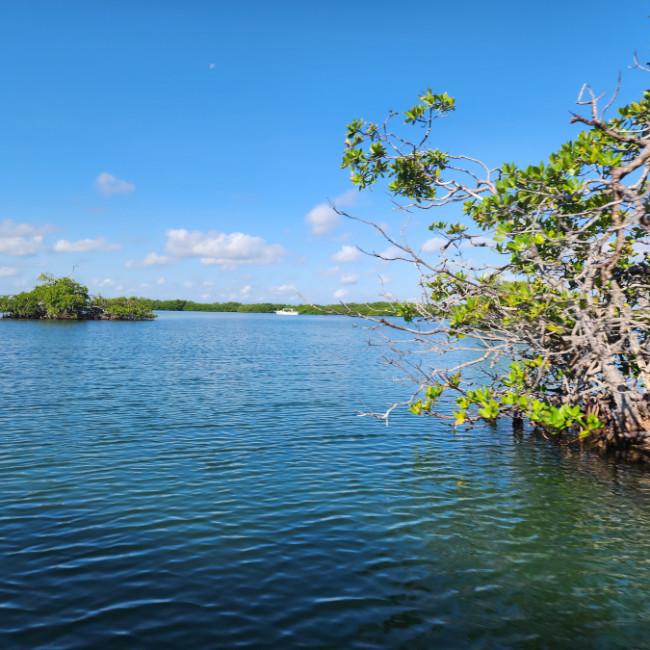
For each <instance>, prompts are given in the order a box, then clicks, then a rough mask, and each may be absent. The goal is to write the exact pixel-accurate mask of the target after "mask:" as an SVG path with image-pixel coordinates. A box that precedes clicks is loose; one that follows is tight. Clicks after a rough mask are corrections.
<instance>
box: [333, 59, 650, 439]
mask: <svg viewBox="0 0 650 650" xmlns="http://www.w3.org/2000/svg"><path fill="white" fill-rule="evenodd" d="M637 65H638V63H637ZM638 67H641V66H638ZM418 100H419V101H418V103H417V104H415V105H414V106H413V107H412V108H410V109H409V110H407V111H405V112H404V114H403V117H404V118H405V123H406V124H407V125H411V126H410V127H403V128H402V129H401V130H400V131H399V132H398V131H397V130H396V129H395V128H394V126H393V125H394V121H395V118H396V117H397V115H398V114H397V113H391V114H390V115H389V117H388V118H387V119H386V120H385V121H384V122H383V123H378V124H375V123H372V122H368V121H365V120H358V119H357V120H354V121H353V122H351V123H350V124H349V125H348V131H347V139H346V150H345V152H344V156H343V163H342V166H343V167H344V168H349V169H350V170H351V172H352V176H351V180H352V182H353V183H354V184H355V185H356V186H358V187H359V188H360V189H362V188H364V187H370V186H372V185H375V184H377V183H378V182H380V181H381V179H386V181H387V182H388V190H389V192H390V193H391V194H392V195H393V197H394V198H395V200H396V201H398V202H399V205H400V207H399V209H401V210H402V211H403V212H406V213H408V212H411V211H412V210H414V209H424V210H429V209H435V208H436V207H442V206H449V204H451V203H456V202H458V203H460V204H461V205H462V212H461V214H462V217H461V218H460V219H458V220H457V221H456V222H446V221H433V223H431V225H430V228H429V229H430V230H431V231H433V233H434V234H435V236H436V237H437V238H438V239H439V241H440V252H439V254H438V255H435V256H431V255H427V254H426V253H423V252H422V251H421V250H419V249H417V248H415V247H412V246H411V245H409V243H408V242H406V241H404V240H401V239H398V238H395V237H392V236H390V235H389V234H388V233H387V232H386V231H385V230H384V229H383V228H382V227H381V226H379V225H378V224H374V223H373V224H371V225H372V226H373V227H374V228H376V229H377V230H378V231H379V232H380V233H381V234H382V235H383V236H384V237H385V238H386V239H387V240H388V241H389V242H390V243H391V244H392V245H393V246H395V247H396V248H397V249H399V251H400V254H399V256H398V257H399V258H400V259H401V260H405V261H407V262H410V263H412V264H413V265H415V266H416V267H417V269H418V270H419V273H420V278H421V285H422V288H423V290H424V293H423V296H422V300H421V301H420V302H418V303H417V304H405V305H403V306H402V307H401V308H400V309H399V314H400V315H401V316H402V317H403V320H402V321H401V322H399V321H391V320H390V319H375V320H376V322H377V323H379V324H381V325H384V326H386V327H389V328H393V329H396V330H400V331H402V332H404V331H406V332H408V333H409V334H411V336H412V341H413V342H415V343H416V344H417V345H418V346H419V347H420V348H422V349H424V350H426V351H429V352H435V353H436V355H435V357H434V358H435V363H434V364H433V365H431V366H425V365H424V364H423V363H422V362H421V361H418V362H415V361H412V360H411V359H412V358H413V357H412V356H411V353H412V343H411V344H409V346H410V347H409V346H400V344H399V343H397V342H396V341H394V340H393V341H391V347H392V349H393V350H394V353H395V354H396V356H395V357H394V358H393V360H392V361H393V363H398V364H399V365H400V366H401V367H402V368H403V369H404V370H406V372H407V373H408V374H409V376H410V377H411V379H412V380H413V381H414V382H415V383H416V388H417V393H415V394H414V398H413V400H412V401H411V403H410V409H411V411H412V412H414V413H416V414H421V415H431V416H437V417H442V418H450V419H451V420H453V422H454V423H455V424H456V425H460V424H464V423H471V422H475V421H477V420H487V421H494V420H495V419H496V418H497V417H501V416H508V417H510V418H512V419H513V422H514V424H515V426H517V427H521V426H522V425H523V423H524V422H526V421H527V422H530V423H532V425H534V426H535V427H536V428H539V429H541V430H542V431H543V432H544V433H545V434H547V433H563V434H568V436H569V437H570V439H579V438H581V437H585V436H587V435H590V434H591V436H592V438H594V439H597V440H598V441H600V442H602V443H603V444H611V445H617V446H621V445H627V444H629V443H631V442H632V443H637V444H641V445H646V444H647V440H646V439H647V433H646V432H648V431H649V430H650V403H649V398H648V392H647V389H646V387H647V386H648V382H649V381H650V349H649V347H648V330H649V321H650V309H649V307H650V305H649V297H650V296H649V290H650V263H649V260H648V251H650V247H649V244H650V240H649V239H648V233H649V231H650V216H649V191H650V186H649V184H648V172H649V171H650V91H646V92H644V93H643V96H642V97H641V98H640V99H639V100H638V101H636V102H633V103H630V104H629V105H627V106H623V107H621V108H619V109H618V111H617V115H616V116H614V117H608V116H607V112H608V109H610V108H611V105H612V103H613V101H614V100H613V99H612V100H610V101H609V102H608V103H607V105H606V106H602V103H603V99H602V97H596V95H595V94H594V93H593V92H592V91H591V89H590V88H588V87H583V89H582V91H581V93H580V97H579V99H578V104H579V106H580V107H582V109H585V112H584V113H578V114H574V115H573V117H572V119H571V122H572V123H576V124H580V125H582V126H583V128H584V130H582V131H581V132H579V133H577V135H576V137H575V139H574V140H572V141H570V142H567V143H565V144H563V145H561V146H560V147H559V148H558V150H557V151H556V153H553V154H552V155H551V156H550V157H549V158H548V160H546V161H543V162H540V163H539V164H537V165H530V166H525V167H519V166H517V165H516V164H513V163H507V164H503V165H501V166H500V167H499V168H497V169H490V168H489V167H488V165H486V164H485V163H483V162H481V161H480V160H478V159H476V158H473V157H471V156H469V155H466V154H452V153H449V152H446V151H441V150H439V149H437V148H435V147H433V146H431V145H430V144H429V142H430V141H431V140H432V138H433V137H434V135H435V133H436V129H437V128H438V125H439V122H438V121H439V120H440V118H443V117H445V116H448V115H450V114H451V113H452V112H453V111H454V110H455V102H454V99H453V98H452V97H449V96H448V95H447V94H445V93H443V94H435V93H433V92H432V91H431V90H427V91H426V92H424V93H422V94H420V95H419V97H418ZM405 128H412V129H413V128H414V129H415V131H416V137H415V138H410V137H409V136H405V135H404V134H403V133H402V131H403V130H404V129H405ZM340 213H341V214H344V215H346V216H349V217H351V218H355V217H353V216H352V215H349V214H346V213H344V212H342V211H341V212H340ZM479 251H489V254H488V255H487V256H486V255H481V253H480V252H479ZM375 255H376V256H377V257H381V255H380V254H375ZM481 259H482V260H484V261H482V262H477V261H475V260H481ZM459 350H462V353H463V354H462V360H461V361H459V355H458V354H457V353H458V351H459ZM454 352H455V353H456V354H449V353H454ZM444 355H447V356H444ZM445 359H448V361H445ZM470 368H472V373H471V377H469V374H468V370H469V369H470ZM477 368H480V371H481V372H482V373H483V375H484V383H480V382H479V383H477V382H476V379H475V377H476V369H477ZM450 399H451V401H452V403H453V408H454V409H455V410H454V412H453V413H451V412H450V409H449V408H445V405H446V404H448V403H449V401H450ZM648 447H649V448H650V445H648Z"/></svg>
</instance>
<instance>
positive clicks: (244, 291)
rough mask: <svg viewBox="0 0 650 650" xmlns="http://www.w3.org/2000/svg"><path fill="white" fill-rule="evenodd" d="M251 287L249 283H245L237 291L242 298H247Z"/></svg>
mask: <svg viewBox="0 0 650 650" xmlns="http://www.w3.org/2000/svg"><path fill="white" fill-rule="evenodd" d="M252 288H253V287H251V285H250V284H247V285H246V286H245V287H244V288H243V289H242V290H241V291H240V292H239V293H240V295H241V297H242V298H248V294H249V293H250V292H251V290H252Z"/></svg>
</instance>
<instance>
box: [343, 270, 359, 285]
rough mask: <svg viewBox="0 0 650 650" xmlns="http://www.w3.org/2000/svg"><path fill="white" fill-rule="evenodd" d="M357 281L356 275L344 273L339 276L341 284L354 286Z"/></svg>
mask: <svg viewBox="0 0 650 650" xmlns="http://www.w3.org/2000/svg"><path fill="white" fill-rule="evenodd" d="M358 281H359V276H358V275H357V274H356V273H346V274H345V275H342V276H341V284H356V283H357V282H358Z"/></svg>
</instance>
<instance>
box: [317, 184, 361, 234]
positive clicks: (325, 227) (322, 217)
mask: <svg viewBox="0 0 650 650" xmlns="http://www.w3.org/2000/svg"><path fill="white" fill-rule="evenodd" d="M357 194H358V192H357V191H356V190H348V191H347V192H345V193H343V194H341V195H340V196H337V197H336V198H335V199H334V200H333V201H332V203H333V204H334V205H336V206H339V207H346V206H352V205H354V203H355V200H356V196H357ZM305 221H306V222H307V223H308V224H310V225H311V230H312V232H313V233H314V235H326V234H327V233H329V232H331V231H332V230H334V228H336V227H337V226H338V225H339V224H340V223H341V217H340V216H339V214H338V213H337V212H336V210H334V209H333V208H332V207H331V206H330V204H329V203H319V204H318V205H315V206H314V207H313V208H312V209H311V210H310V211H309V212H308V213H307V216H306V217H305Z"/></svg>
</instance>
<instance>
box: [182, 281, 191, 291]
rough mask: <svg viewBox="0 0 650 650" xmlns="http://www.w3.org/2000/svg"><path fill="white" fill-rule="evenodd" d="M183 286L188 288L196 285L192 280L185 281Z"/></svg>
mask: <svg viewBox="0 0 650 650" xmlns="http://www.w3.org/2000/svg"><path fill="white" fill-rule="evenodd" d="M183 286H184V287H185V288H186V289H191V288H192V287H193V286H194V285H193V284H192V283H191V282H183Z"/></svg>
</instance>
